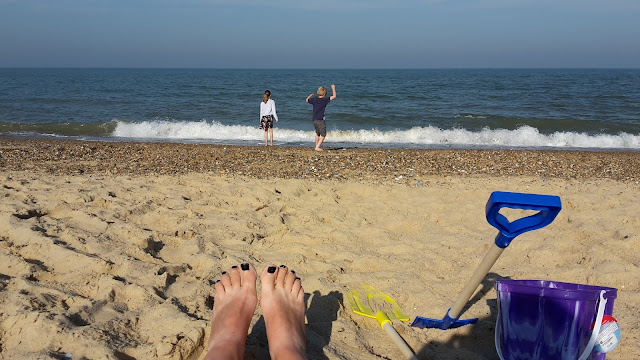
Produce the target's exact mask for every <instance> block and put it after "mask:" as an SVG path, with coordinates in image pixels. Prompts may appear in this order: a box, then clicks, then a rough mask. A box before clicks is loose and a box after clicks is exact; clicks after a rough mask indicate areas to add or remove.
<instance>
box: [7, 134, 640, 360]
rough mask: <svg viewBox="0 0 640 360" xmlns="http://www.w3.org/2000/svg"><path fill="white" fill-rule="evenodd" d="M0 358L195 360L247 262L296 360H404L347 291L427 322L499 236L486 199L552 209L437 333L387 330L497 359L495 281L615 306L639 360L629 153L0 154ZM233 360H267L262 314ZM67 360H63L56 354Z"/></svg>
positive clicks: (437, 355) (639, 156) (639, 196)
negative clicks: (284, 322) (562, 290)
mask: <svg viewBox="0 0 640 360" xmlns="http://www.w3.org/2000/svg"><path fill="white" fill-rule="evenodd" d="M0 181H1V183H2V185H1V186H0V198H2V202H1V203H0V358H1V359H48V358H51V359H64V358H71V359H84V358H86V359H201V358H202V356H203V355H204V354H203V349H204V348H205V344H206V342H207V339H208V335H209V319H210V316H211V309H212V306H213V295H214V292H213V287H212V284H213V282H214V281H215V280H217V279H218V278H219V276H220V273H221V272H222V271H225V270H226V269H228V268H229V267H231V266H232V265H237V264H239V263H240V262H243V261H250V262H251V263H252V264H253V265H254V266H255V267H256V268H257V269H258V271H261V270H262V269H263V268H264V267H265V266H267V265H269V264H278V265H279V264H286V265H288V266H289V268H291V269H294V270H295V271H296V273H297V274H298V275H299V276H300V277H301V278H302V281H303V286H304V289H305V292H306V294H307V296H308V299H307V325H306V333H307V340H308V354H309V358H310V359H332V360H333V359H401V358H402V355H401V353H400V351H399V350H398V349H397V348H396V347H395V346H394V344H393V343H392V342H391V341H390V340H389V338H388V337H387V335H386V334H385V333H384V331H383V330H382V329H380V326H379V325H378V324H377V322H376V321H375V320H374V319H370V318H366V317H364V316H361V315H358V314H355V313H353V312H352V311H351V308H350V307H349V304H348V302H347V299H346V294H347V292H348V291H349V290H350V289H352V288H354V287H357V286H359V285H363V284H368V285H372V286H374V287H376V288H377V289H379V290H381V291H383V292H385V293H386V294H388V295H389V296H391V297H392V298H393V299H395V300H396V301H397V303H398V304H399V305H400V307H401V308H402V309H403V310H404V312H405V313H406V314H407V315H408V316H409V317H410V318H411V320H413V318H415V317H416V316H426V317H433V318H442V316H443V315H444V314H445V312H446V311H447V309H448V308H449V307H450V306H451V304H452V303H453V301H454V300H455V298H456V296H457V295H458V293H459V291H460V290H461V289H462V287H463V286H464V285H465V283H466V282H467V280H468V279H469V278H470V276H471V274H472V272H473V271H474V270H475V268H476V267H477V265H478V264H479V263H480V261H481V260H482V258H483V257H484V255H485V254H486V253H487V251H488V249H489V248H490V246H492V243H493V240H494V238H495V236H496V234H497V231H496V229H495V228H493V227H492V226H491V225H489V224H488V223H487V221H486V219H485V213H484V211H485V204H486V202H487V199H488V197H489V195H490V194H491V192H493V191H512V192H523V193H538V194H549V195H557V196H560V198H561V199H562V205H563V209H562V211H561V212H560V214H559V215H558V217H557V218H556V219H555V221H554V222H553V223H551V224H550V225H549V226H547V227H545V228H542V229H539V230H535V231H531V232H528V233H525V234H523V235H521V236H519V237H517V238H516V239H515V240H514V242H513V243H512V244H511V246H509V247H508V248H507V249H506V250H505V252H504V254H503V255H502V256H501V257H500V259H499V260H498V261H497V263H496V264H495V266H494V267H493V268H492V270H491V272H490V273H489V275H488V276H487V278H486V279H485V281H484V282H483V284H482V286H481V287H480V288H479V289H478V291H477V292H476V294H475V295H474V296H473V298H472V299H471V301H470V302H469V304H468V306H467V307H466V308H465V310H464V313H463V315H462V317H461V318H472V317H477V318H479V321H478V323H476V324H475V325H471V326H466V327H462V328H458V329H452V330H446V331H443V330H438V329H418V328H414V327H411V326H409V324H410V322H402V321H398V320H395V321H394V322H393V325H394V327H395V328H396V329H397V330H398V332H399V333H400V335H401V336H402V337H403V338H404V339H405V341H406V342H407V344H408V345H409V346H410V347H411V348H412V349H413V350H414V351H415V352H416V354H417V355H418V358H419V359H463V360H476V359H477V360H480V359H498V356H497V354H496V351H495V346H494V329H495V322H496V316H497V305H496V291H495V290H494V288H493V284H494V280H495V279H503V278H511V279H542V280H554V281H563V282H571V283H580V284H590V285H600V286H608V287H614V288H616V289H618V296H617V299H616V300H615V309H614V316H615V317H616V318H617V319H618V321H619V322H620V325H621V328H622V341H621V343H620V345H619V346H618V347H617V348H616V349H615V350H613V351H612V352H611V353H609V354H607V359H639V358H640V345H638V344H639V343H640V320H639V319H638V314H640V285H639V284H638V279H640V255H639V254H638V249H640V235H638V231H639V229H640V216H639V215H638V214H640V153H638V152H582V151H534V150H403V149H359V148H331V147H328V148H327V151H324V152H321V153H319V152H315V151H313V149H312V148H297V147H274V148H264V147H242V146H220V145H186V144H156V143H115V142H114V143H107V142H88V141H56V140H22V139H0ZM249 331H250V334H249V336H248V340H247V352H246V358H247V359H265V358H268V347H267V342H266V334H265V329H264V322H263V320H262V317H261V310H260V307H258V309H257V310H256V313H255V315H254V318H253V321H252V326H251V328H250V330H249ZM65 356H67V357H65Z"/></svg>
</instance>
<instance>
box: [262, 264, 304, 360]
mask: <svg viewBox="0 0 640 360" xmlns="http://www.w3.org/2000/svg"><path fill="white" fill-rule="evenodd" d="M261 281H262V291H261V294H260V308H261V309H262V316H264V323H265V327H266V328H267V339H268V341H269V353H270V355H271V358H272V359H273V360H283V359H306V358H307V354H306V337H305V334H304V313H305V304H304V290H303V289H302V283H301V282H300V278H298V277H296V274H295V272H293V271H289V270H288V269H287V267H286V266H284V265H282V266H280V267H276V266H274V265H271V266H269V267H267V268H266V269H264V270H263V271H262V275H261Z"/></svg>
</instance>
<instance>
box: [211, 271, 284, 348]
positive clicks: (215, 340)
mask: <svg viewBox="0 0 640 360" xmlns="http://www.w3.org/2000/svg"><path fill="white" fill-rule="evenodd" d="M285 271H286V270H285ZM256 278H257V273H256V269H255V268H254V267H253V265H251V264H249V263H242V264H241V265H240V267H238V266H233V267H232V268H231V269H230V270H229V272H223V273H222V277H221V278H220V280H218V281H216V284H215V289H216V295H215V297H214V300H213V301H214V302H213V316H212V317H211V336H210V337H209V351H208V352H207V356H206V358H205V359H243V358H244V348H245V342H246V341H247V334H248V332H249V325H251V318H252V317H253V312H254V311H255V310H256V305H257V304H258V294H257V291H256Z"/></svg>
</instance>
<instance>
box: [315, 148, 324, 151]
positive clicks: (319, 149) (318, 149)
mask: <svg viewBox="0 0 640 360" xmlns="http://www.w3.org/2000/svg"><path fill="white" fill-rule="evenodd" d="M316 151H324V149H323V148H316Z"/></svg>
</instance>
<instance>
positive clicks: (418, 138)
mask: <svg viewBox="0 0 640 360" xmlns="http://www.w3.org/2000/svg"><path fill="white" fill-rule="evenodd" d="M276 134H277V136H276V140H277V141H279V142H281V143H305V142H313V141H314V137H315V135H314V132H313V131H312V130H311V129H310V130H309V131H302V130H292V129H285V128H280V127H277V128H276ZM111 135H112V136H113V137H120V138H137V139H154V140H163V139H165V140H174V141H175V140H202V141H205V142H206V141H207V140H208V141H217V142H224V141H252V142H253V141H262V140H263V139H264V132H263V131H262V130H260V129H257V128H256V127H253V126H244V125H223V124H221V123H218V122H215V121H213V122H207V121H204V120H203V121H200V122H171V121H145V122H140V123H128V122H123V121H118V122H117V126H116V128H115V130H114V131H113V133H112V134H111ZM327 141H328V142H327V144H330V142H337V143H346V144H349V143H355V144H364V145H366V144H370V145H373V146H376V145H382V146H390V147H402V146H405V145H406V146H409V147H433V146H438V147H440V146H446V147H470V146H471V147H474V146H479V147H526V148H549V147H550V148H586V149H640V136H639V135H633V134H628V133H620V134H618V135H605V134H602V135H589V134H586V133H575V132H555V133H553V134H541V133H540V132H539V131H538V130H537V129H535V128H533V127H530V126H522V127H520V128H518V129H516V130H505V129H488V128H485V129H483V130H481V131H469V130H466V129H448V130H446V129H439V128H436V127H431V126H428V127H414V128H412V129H409V130H395V131H379V130H375V129H372V130H334V131H329V133H328V134H327Z"/></svg>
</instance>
